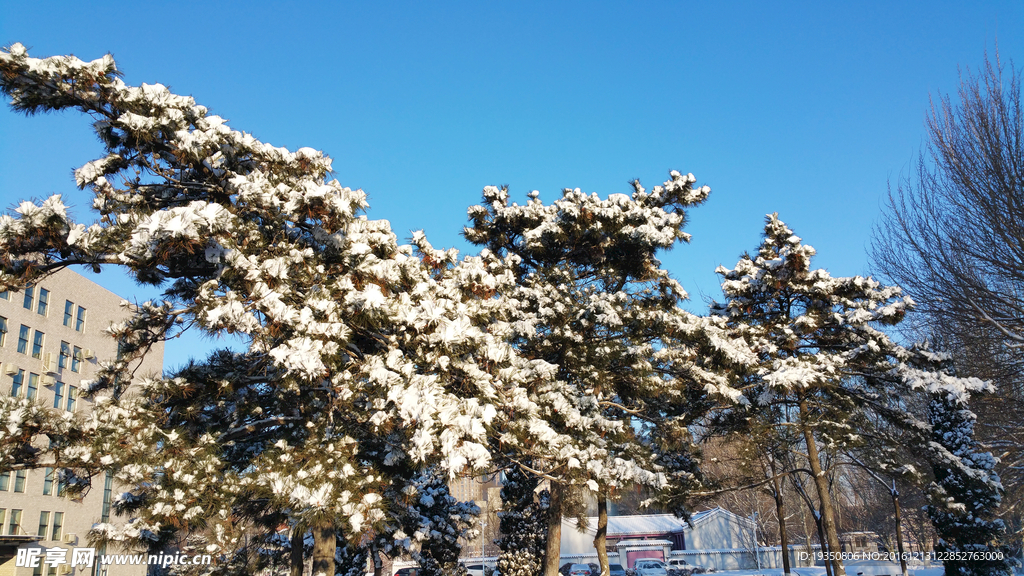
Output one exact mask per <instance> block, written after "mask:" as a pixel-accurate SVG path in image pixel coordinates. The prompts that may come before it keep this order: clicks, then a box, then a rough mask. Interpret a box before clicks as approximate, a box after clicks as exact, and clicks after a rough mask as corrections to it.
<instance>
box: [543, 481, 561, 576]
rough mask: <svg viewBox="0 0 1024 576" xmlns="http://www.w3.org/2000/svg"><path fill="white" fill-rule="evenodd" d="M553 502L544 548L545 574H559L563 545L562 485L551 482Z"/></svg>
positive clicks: (549, 509) (548, 575) (551, 575)
mask: <svg viewBox="0 0 1024 576" xmlns="http://www.w3.org/2000/svg"><path fill="white" fill-rule="evenodd" d="M550 492H551V504H550V506H549V507H548V542H547V546H546V547H545V548H544V576H559V574H558V563H559V561H561V545H562V487H561V486H559V485H558V484H556V483H554V482H552V483H551V488H550Z"/></svg>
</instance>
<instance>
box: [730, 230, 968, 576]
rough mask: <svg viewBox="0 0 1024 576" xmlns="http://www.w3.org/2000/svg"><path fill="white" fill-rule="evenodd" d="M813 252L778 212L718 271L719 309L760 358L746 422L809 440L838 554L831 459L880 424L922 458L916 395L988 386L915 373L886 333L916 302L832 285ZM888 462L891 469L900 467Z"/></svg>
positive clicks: (862, 285)
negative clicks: (912, 402)
mask: <svg viewBox="0 0 1024 576" xmlns="http://www.w3.org/2000/svg"><path fill="white" fill-rule="evenodd" d="M814 254H815V251H814V249H813V248H811V247H810V246H807V245H805V244H803V243H802V242H801V239H800V238H799V237H797V236H795V235H794V234H793V232H792V230H790V229H789V228H788V227H787V226H786V225H785V224H784V223H783V222H782V221H780V220H779V219H778V216H777V215H776V214H772V215H769V216H768V217H767V219H766V225H765V228H764V240H763V242H762V244H761V247H760V249H759V250H758V252H757V254H756V255H744V256H743V257H742V258H741V259H740V261H739V262H738V263H737V265H736V267H735V268H734V269H732V270H728V269H725V268H724V267H720V268H719V269H718V273H719V274H720V275H721V276H722V277H723V282H722V291H723V293H724V294H725V297H726V301H725V302H723V303H718V304H715V305H713V307H712V310H713V312H714V313H716V314H718V315H720V316H722V317H724V318H727V319H728V322H729V325H730V327H731V328H732V330H733V331H734V334H736V335H739V336H741V337H742V338H744V339H745V340H746V342H747V343H748V345H749V346H750V349H751V351H752V352H754V353H755V354H757V356H758V359H759V361H758V363H757V364H756V365H755V367H754V368H755V369H754V370H752V371H749V372H747V373H746V374H745V375H744V378H743V383H744V384H743V387H742V389H743V392H744V394H745V398H746V404H745V405H744V406H745V410H746V411H747V413H748V415H749V417H752V418H761V417H765V416H772V417H773V418H784V419H785V421H783V422H774V423H773V422H768V423H767V424H768V425H767V426H762V429H765V430H769V431H770V430H772V428H773V427H774V426H780V427H781V429H782V430H785V429H788V428H790V427H791V428H793V430H795V431H796V432H797V435H798V436H799V437H800V440H802V444H801V445H800V448H801V449H802V450H803V451H804V457H805V460H806V463H807V466H808V468H809V469H810V474H809V476H810V481H811V482H813V484H814V487H815V489H816V492H817V499H818V503H819V506H820V514H819V511H817V510H816V511H815V513H816V514H819V516H820V522H821V528H822V532H823V533H824V540H825V542H823V544H825V545H827V546H828V549H829V550H830V551H833V552H838V551H839V550H841V548H840V546H839V539H838V534H837V532H836V519H835V512H834V510H833V507H832V495H831V493H830V488H829V483H828V479H827V475H826V473H827V470H826V468H825V465H824V464H823V462H824V461H825V459H826V456H829V457H830V458H831V457H833V456H835V455H837V454H838V453H840V452H842V451H849V450H852V449H855V448H857V447H858V446H861V445H862V444H863V443H864V436H878V437H880V436H881V435H880V434H873V430H874V429H875V427H876V426H878V425H881V424H884V425H885V426H889V427H896V428H900V429H902V430H904V431H905V436H904V437H903V438H902V439H901V440H902V441H904V442H906V443H908V444H909V445H912V446H917V447H919V449H920V451H921V452H922V453H925V452H927V451H928V450H929V445H930V442H929V441H930V438H928V437H927V435H926V434H925V432H924V431H927V430H928V429H929V427H928V425H927V422H925V421H923V420H922V418H921V417H919V416H917V415H915V414H913V413H911V412H909V411H908V410H907V406H908V404H907V402H908V401H909V399H910V397H911V396H913V395H915V394H917V395H920V394H921V393H922V392H923V391H928V392H932V391H935V390H945V389H947V388H951V389H981V388H984V386H985V384H984V383H982V382H980V381H977V380H975V379H956V378H942V377H940V376H939V375H938V374H936V373H935V372H934V371H930V370H927V369H921V368H919V367H917V366H916V364H914V363H913V362H911V360H912V359H913V357H914V355H913V354H912V353H911V351H909V350H907V349H905V348H903V347H902V346H900V345H898V344H897V343H895V342H893V341H892V340H891V339H890V338H889V337H888V336H887V335H886V333H885V332H883V331H881V329H880V327H879V325H892V324H896V323H898V322H899V321H901V320H902V319H903V317H904V315H905V313H906V311H907V310H908V308H909V307H910V305H911V304H912V302H911V301H910V300H909V299H908V298H905V297H902V296H901V292H900V289H899V288H897V287H886V286H882V285H880V284H879V283H878V282H877V281H875V280H873V279H871V278H862V277H859V276H855V277H845V278H843V277H840V278H835V277H832V276H831V275H829V274H828V272H826V271H825V270H822V269H817V270H814V269H812V268H811V258H812V257H813V256H814ZM766 407H768V408H769V409H767V410H765V408H766ZM787 442H791V441H787ZM890 456H892V458H891V461H890V462H889V463H888V464H889V465H890V466H891V467H892V468H896V467H898V466H899V463H898V462H897V461H896V459H895V457H894V455H890ZM879 457H884V454H879ZM831 569H832V573H833V575H834V576H843V574H845V571H844V569H843V566H842V563H841V562H839V561H835V562H833V563H832V566H831Z"/></svg>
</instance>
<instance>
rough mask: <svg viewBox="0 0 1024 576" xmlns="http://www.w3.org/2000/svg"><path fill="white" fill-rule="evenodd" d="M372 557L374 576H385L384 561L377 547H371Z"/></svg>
mask: <svg viewBox="0 0 1024 576" xmlns="http://www.w3.org/2000/svg"><path fill="white" fill-rule="evenodd" d="M370 558H372V559H373V576H384V561H383V560H381V557H380V551H379V550H377V548H376V547H374V548H371V550H370Z"/></svg>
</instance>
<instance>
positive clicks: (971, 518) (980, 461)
mask: <svg viewBox="0 0 1024 576" xmlns="http://www.w3.org/2000/svg"><path fill="white" fill-rule="evenodd" d="M920 352H921V356H923V357H925V358H926V361H927V363H928V364H931V365H932V367H933V369H934V371H936V372H939V373H943V374H944V375H947V376H948V375H951V374H952V370H953V369H952V360H951V358H950V357H949V356H947V355H944V354H937V353H933V352H929V351H928V350H924V349H922V350H920ZM970 396H971V394H970V390H969V389H966V388H964V389H957V388H952V387H947V388H945V389H943V390H940V391H937V392H935V393H932V394H931V398H930V400H931V401H930V402H929V403H928V421H929V423H930V424H931V434H932V439H933V440H934V442H935V443H936V444H937V445H938V446H941V447H942V448H944V449H945V450H933V451H931V454H932V458H931V460H932V473H933V474H934V478H935V479H934V482H932V483H931V484H930V485H929V486H928V489H927V492H928V498H929V500H930V503H929V505H928V516H929V517H930V518H931V520H932V525H933V526H935V532H936V534H938V536H939V541H938V543H937V544H936V546H935V550H936V551H938V552H943V553H946V554H949V555H950V558H949V559H946V560H943V566H944V567H945V571H946V576H983V575H984V576H995V575H1004V574H1009V573H1010V568H1009V565H1008V563H1007V560H1006V557H1005V556H1006V554H1005V552H1006V551H1005V550H1004V549H1003V548H1001V547H1000V546H999V544H998V542H999V538H1000V536H1001V535H1002V533H1003V532H1004V531H1005V527H1004V525H1003V521H1002V520H1001V519H999V518H997V517H996V515H995V512H996V509H997V508H998V507H999V504H1000V501H1001V499H1002V491H1003V487H1002V484H1001V483H1000V482H999V477H998V476H997V475H996V473H995V472H994V468H995V465H996V459H995V458H994V457H993V456H992V454H990V453H988V452H980V451H979V449H978V444H977V442H976V441H975V439H974V423H975V420H976V417H975V415H974V413H973V412H971V410H970V407H969V405H968V401H969V400H970Z"/></svg>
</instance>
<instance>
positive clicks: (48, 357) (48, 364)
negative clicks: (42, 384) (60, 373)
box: [43, 352, 57, 372]
mask: <svg viewBox="0 0 1024 576" xmlns="http://www.w3.org/2000/svg"><path fill="white" fill-rule="evenodd" d="M56 371H57V362H56V361H55V360H54V358H53V352H47V353H46V354H43V372H56Z"/></svg>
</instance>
